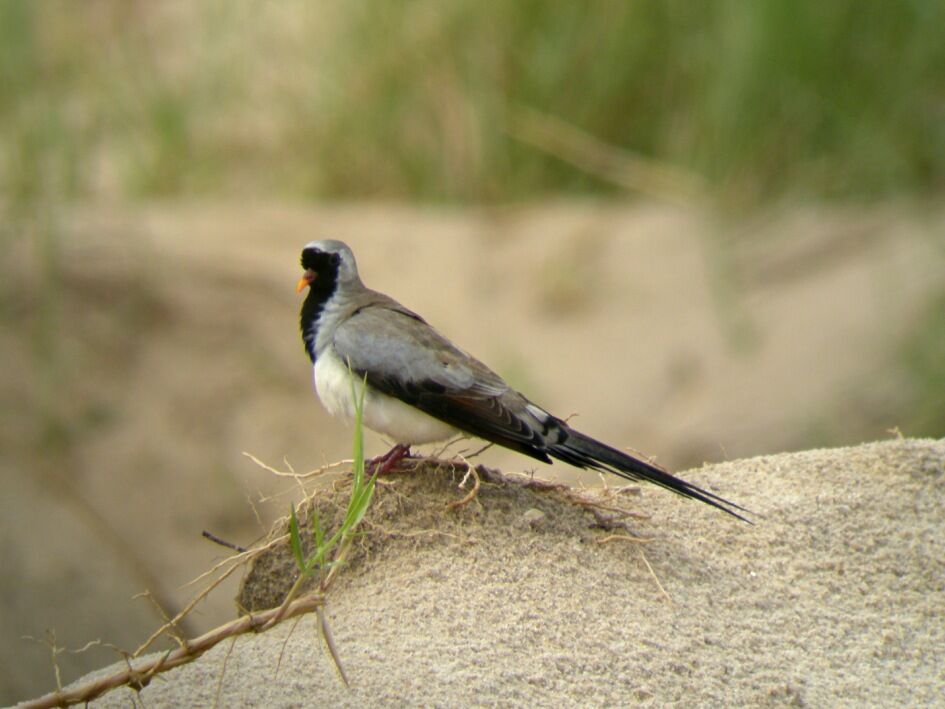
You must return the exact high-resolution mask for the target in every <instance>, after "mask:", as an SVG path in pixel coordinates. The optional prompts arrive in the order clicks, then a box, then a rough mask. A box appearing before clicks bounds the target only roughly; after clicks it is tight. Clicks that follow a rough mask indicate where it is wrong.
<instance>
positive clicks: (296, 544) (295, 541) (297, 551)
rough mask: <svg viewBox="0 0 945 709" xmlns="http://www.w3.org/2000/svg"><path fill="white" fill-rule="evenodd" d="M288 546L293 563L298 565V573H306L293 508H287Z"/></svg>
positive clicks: (297, 524) (296, 519)
mask: <svg viewBox="0 0 945 709" xmlns="http://www.w3.org/2000/svg"><path fill="white" fill-rule="evenodd" d="M289 544H290V545H291V546H292V554H293V555H294V556H295V563H296V564H298V567H299V570H300V571H307V570H308V565H307V564H306V563H305V557H304V556H303V554H302V537H301V535H300V534H299V519H298V517H296V516H295V507H294V506H292V505H290V506H289Z"/></svg>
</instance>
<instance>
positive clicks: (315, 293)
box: [296, 239, 750, 523]
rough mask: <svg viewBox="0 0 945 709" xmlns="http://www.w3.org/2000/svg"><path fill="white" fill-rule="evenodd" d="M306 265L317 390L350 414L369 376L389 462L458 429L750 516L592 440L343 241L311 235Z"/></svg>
mask: <svg viewBox="0 0 945 709" xmlns="http://www.w3.org/2000/svg"><path fill="white" fill-rule="evenodd" d="M301 266H302V269H303V273H302V277H301V278H300V279H299V281H298V283H297V286H296V292H297V293H300V294H301V293H302V292H303V291H304V290H305V289H306V288H308V294H307V295H306V296H305V299H304V300H303V302H302V307H301V312H300V325H301V331H302V342H303V344H304V347H305V351H306V353H307V354H308V356H309V359H311V361H312V367H313V379H314V385H315V390H316V392H317V394H318V397H319V399H320V400H321V402H322V405H323V406H324V407H325V409H326V410H327V411H328V412H329V413H330V414H331V415H332V416H340V417H342V418H344V419H347V420H349V421H350V420H353V419H354V417H355V395H356V394H355V392H356V391H360V389H359V387H361V386H362V384H363V387H364V393H363V397H364V399H363V406H362V422H363V424H364V426H366V427H367V428H369V429H371V430H373V431H376V432H377V433H380V434H381V435H383V436H386V437H387V438H389V439H392V440H393V441H394V442H395V443H396V445H395V446H394V447H393V448H392V449H391V450H390V451H389V452H388V453H387V454H386V455H385V456H381V457H380V458H378V459H376V462H378V463H379V464H382V465H383V466H384V467H383V470H385V471H386V470H389V469H390V468H391V466H392V465H394V464H396V463H397V462H399V461H400V460H402V459H403V457H404V456H406V455H407V454H408V453H409V451H410V448H411V446H414V445H424V444H427V443H434V442H437V441H443V440H446V439H448V438H450V437H452V436H454V435H456V434H457V433H462V434H465V435H468V436H472V437H476V438H481V439H483V440H485V441H488V442H490V443H494V444H497V445H500V446H504V447H505V448H509V449H511V450H513V451H517V452H519V453H522V454H524V455H526V456H530V457H531V458H534V459H536V460H539V461H542V462H543V463H552V462H553V461H552V459H557V460H559V461H562V462H564V463H569V464H571V465H574V466H576V467H578V468H583V469H590V470H596V471H600V472H608V473H612V474H615V475H617V476H619V477H622V478H624V479H627V480H631V481H647V482H650V483H654V484H656V485H658V486H660V487H663V488H666V489H668V490H671V491H672V492H675V493H677V494H679V495H682V496H684V497H687V498H691V499H694V500H699V501H701V502H704V503H706V504H707V505H711V506H712V507H715V508H717V509H719V510H722V511H723V512H726V513H728V514H729V515H732V516H733V517H736V518H738V519H740V520H742V521H745V522H749V523H750V520H748V519H747V518H746V517H745V516H743V515H742V514H740V512H745V513H748V510H746V509H745V508H744V507H741V506H739V505H737V504H735V503H733V502H730V501H728V500H726V499H724V498H722V497H719V496H718V495H715V494H714V493H711V492H709V491H708V490H705V489H703V488H701V487H698V486H696V485H694V484H692V483H690V482H687V481H685V480H683V479H681V478H678V477H676V476H674V475H672V474H671V473H669V472H668V471H666V470H664V469H662V468H660V467H657V466H656V465H654V464H653V463H651V462H648V461H645V460H641V459H640V458H637V457H635V456H632V455H629V454H628V453H625V452H623V451H621V450H618V449H617V448H614V447H612V446H609V445H607V444H605V443H602V442H600V441H598V440H595V439H594V438H592V437H590V436H588V435H585V434H584V433H581V432H580V431H577V430H575V429H574V428H572V427H571V426H570V425H569V424H568V423H567V422H566V421H564V420H563V419H560V418H558V417H556V416H554V415H552V414H551V413H549V412H548V411H546V410H545V409H543V408H542V407H540V406H538V405H537V404H535V403H533V402H532V401H531V400H529V399H528V398H527V397H526V396H525V395H524V394H522V393H520V392H518V391H516V390H515V389H514V388H512V387H511V386H510V385H509V384H507V383H506V382H505V380H503V379H502V377H500V376H499V375H498V374H496V373H495V372H494V371H492V370H491V369H490V368H489V367H487V366H486V365H485V364H483V363H482V362H480V361H479V360H478V359H476V358H475V357H473V356H472V355H470V354H467V353H466V352H465V351H463V350H461V349H459V348H458V347H457V346H456V345H454V344H453V343H452V342H450V341H449V340H448V339H447V338H446V337H444V336H443V335H441V334H440V333H439V332H438V331H437V330H435V329H434V328H433V327H432V326H431V325H430V324H428V323H427V321H426V320H424V319H423V318H422V317H420V316H419V315H418V314H417V313H415V312H413V311H412V310H409V309H408V308H406V307H404V306H403V305H401V304H400V303H398V302H397V301H396V300H394V299H393V298H391V297H389V296H387V295H384V294H383V293H379V292H378V291H375V290H371V289H370V288H368V287H367V286H365V285H364V283H363V282H362V281H361V276H360V274H359V272H358V266H357V262H356V261H355V257H354V253H353V252H352V250H351V249H350V248H349V247H348V246H347V244H345V243H344V242H342V241H337V240H331V239H326V240H319V241H312V242H309V243H308V244H306V245H305V246H304V248H303V249H302V256H301ZM352 379H353V380H354V381H352ZM353 384H354V386H353Z"/></svg>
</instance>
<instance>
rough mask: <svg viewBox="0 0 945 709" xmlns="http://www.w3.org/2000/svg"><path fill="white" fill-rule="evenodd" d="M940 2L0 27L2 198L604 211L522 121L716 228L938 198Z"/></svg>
mask: <svg viewBox="0 0 945 709" xmlns="http://www.w3.org/2000/svg"><path fill="white" fill-rule="evenodd" d="M942 27H945V4H943V3H942V2H940V1H939V0H911V1H909V2H888V1H886V0H865V1H864V0H836V1H835V2H831V3H819V2H812V1H809V0H801V1H798V0H759V1H757V2H744V1H737V0H728V1H720V2H714V3H690V2H682V1H677V0H668V1H667V0H660V1H659V2H639V1H638V2H595V3H547V2H535V1H534V0H526V1H523V2H471V1H469V0H460V1H458V2H452V3H441V2H435V1H432V0H418V1H416V2H410V3H389V2H377V1H368V2H360V3H350V4H341V3H318V2H317V3H264V2H237V3H233V2H223V1H219V0H211V1H209V2H201V3H194V4H191V3H133V4H129V3H124V2H98V3H93V4H87V3H69V2H39V3H37V2H30V1H29V0H4V2H3V3H0V72H2V75H0V130H2V133H3V136H4V138H3V143H4V151H3V158H2V180H3V192H4V194H5V195H6V196H7V199H8V200H12V201H13V202H14V203H16V202H17V201H18V200H22V199H23V198H30V197H34V196H36V195H42V194H49V193H50V191H53V192H55V193H56V194H57V195H60V196H62V197H68V198H77V197H78V198H81V197H89V196H100V195H101V196H120V197H152V196H174V195H194V194H197V195H200V194H207V195H228V194H252V195H256V196H266V195H274V196H291V197H304V198H319V199H339V198H342V199H348V198H364V197H370V198H396V199H419V200H437V201H438V200H451V201H474V202H483V201H489V202H494V201H508V200H522V199H533V198H536V197H542V196H545V195H548V194H560V193H569V194H573V193H579V194H588V193H591V194H595V193H596V194H605V195H606V194H610V193H613V192H614V188H613V187H612V186H611V185H610V184H608V183H607V182H606V181H602V180H598V179H595V178H593V177H590V176H588V175H587V174H585V173H584V172H582V171H580V170H576V169H574V168H573V167H571V166H570V165H568V164H567V163H565V162H563V161H561V160H558V159H556V158H555V157H553V156H551V155H549V154H547V152H544V151H539V150H536V149H534V147H532V146H530V145H527V144H525V143H524V142H523V140H522V139H521V138H522V135H521V133H522V129H521V122H522V121H521V117H522V115H523V113H522V112H523V111H530V112H537V113H538V114H540V115H543V116H550V117H553V118H555V119H558V120H560V121H563V122H565V123H566V124H568V125H569V126H573V127H574V128H576V129H578V130H580V131H583V132H585V133H586V134H588V135H590V136H593V137H594V138H596V139H597V140H599V141H603V143H605V144H607V145H609V146H613V147H614V148H617V149H621V150H624V151H628V152H629V153H630V154H632V155H635V156H639V157H641V158H645V159H648V160H652V161H656V162H657V163H659V164H663V165H668V166H672V167H673V168H674V169H678V170H681V171H684V172H685V173H687V174H691V175H692V176H693V177H695V178H699V179H701V180H702V181H704V184H705V185H707V186H708V189H709V191H710V192H711V194H712V195H713V196H714V197H716V198H720V199H722V200H723V201H725V202H727V203H732V204H735V205H739V206H741V205H745V204H757V203H760V202H766V201H770V200H773V199H781V198H785V197H790V198H794V197H802V198H830V199H833V198H847V199H849V198H855V199H867V198H877V197H890V196H897V195H902V194H910V195H912V194H917V193H918V194H930V193H937V192H938V191H940V189H941V188H942V186H943V182H945V43H943V42H942V33H941V28H942Z"/></svg>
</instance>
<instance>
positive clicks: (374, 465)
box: [365, 443, 410, 477]
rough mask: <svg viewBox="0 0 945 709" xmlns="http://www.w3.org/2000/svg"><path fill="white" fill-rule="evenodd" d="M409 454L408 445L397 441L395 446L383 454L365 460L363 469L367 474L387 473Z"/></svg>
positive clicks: (379, 474)
mask: <svg viewBox="0 0 945 709" xmlns="http://www.w3.org/2000/svg"><path fill="white" fill-rule="evenodd" d="M409 454H410V446H408V445H404V444H403V443H398V444H397V445H396V446H394V447H393V448H391V449H390V450H389V451H387V452H386V453H385V454H384V455H379V456H378V457H376V458H372V459H371V460H369V461H368V462H367V465H366V466H365V469H366V471H367V474H368V475H377V476H378V477H380V476H381V475H387V473H389V472H391V471H392V470H393V469H394V468H396V467H397V465H398V463H400V461H402V460H403V459H404V458H406V457H407V456H408V455H409Z"/></svg>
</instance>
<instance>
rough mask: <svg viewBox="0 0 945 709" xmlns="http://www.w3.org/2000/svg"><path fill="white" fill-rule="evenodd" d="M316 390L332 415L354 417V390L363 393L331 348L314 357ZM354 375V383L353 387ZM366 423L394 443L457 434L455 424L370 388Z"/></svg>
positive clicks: (416, 442) (440, 437) (365, 406)
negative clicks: (445, 421) (451, 424)
mask: <svg viewBox="0 0 945 709" xmlns="http://www.w3.org/2000/svg"><path fill="white" fill-rule="evenodd" d="M314 376H315V390H316V391H317V392H318V398H319V399H321V401H322V405H323V406H324V407H325V408H326V409H327V410H328V413H330V414H331V415H332V416H341V417H342V418H344V419H345V420H347V421H352V420H354V398H353V396H352V394H353V393H354V392H358V393H360V391H361V380H360V379H359V378H357V377H352V376H351V372H349V371H348V367H347V366H346V365H345V364H343V363H342V362H341V360H340V359H339V358H338V356H337V355H336V354H335V353H334V352H332V351H331V350H330V349H328V350H326V351H325V352H324V353H322V354H321V355H320V356H319V357H318V359H317V360H315V367H314ZM352 378H353V379H354V386H352ZM363 416H364V418H363V420H364V425H365V426H367V427H368V428H369V429H371V430H372V431H377V432H378V433H380V434H382V435H385V436H388V437H389V438H391V439H393V440H394V442H395V443H405V444H408V445H412V444H416V445H422V444H424V443H433V442H434V441H443V440H445V439H447V438H449V437H450V436H452V435H454V434H455V433H456V429H455V428H453V427H452V426H450V425H448V424H445V423H443V422H442V421H438V420H437V419H435V418H433V417H432V416H428V415H427V414H425V413H423V412H422V411H420V410H418V409H415V408H414V407H412V406H409V405H407V404H405V403H404V402H402V401H400V400H399V399H395V398H393V397H390V396H387V395H386V394H381V393H380V392H377V391H372V390H371V389H368V390H367V392H366V393H365V395H364V412H363Z"/></svg>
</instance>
